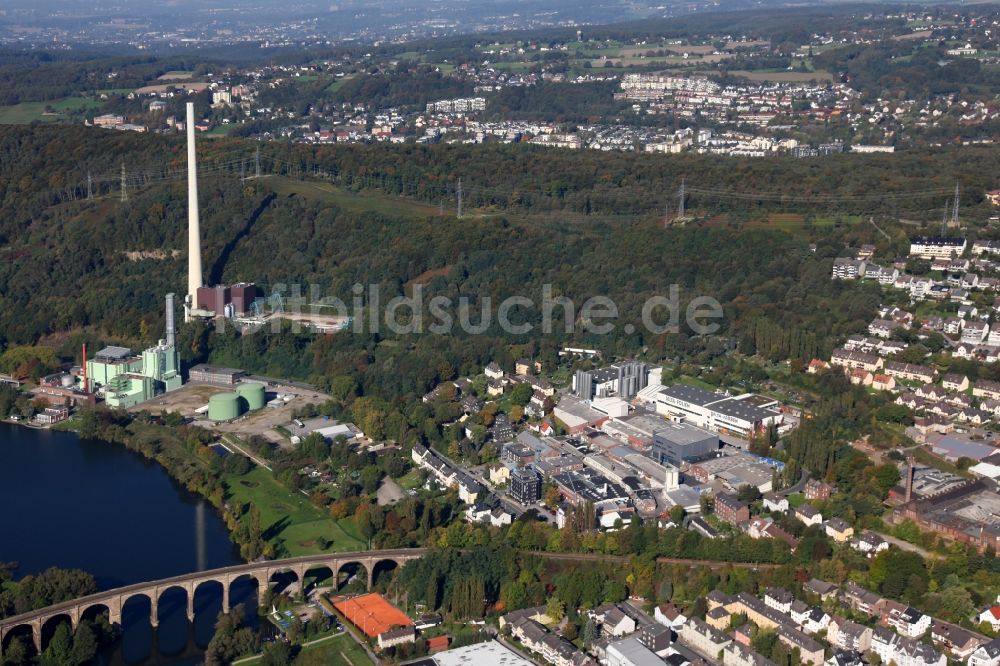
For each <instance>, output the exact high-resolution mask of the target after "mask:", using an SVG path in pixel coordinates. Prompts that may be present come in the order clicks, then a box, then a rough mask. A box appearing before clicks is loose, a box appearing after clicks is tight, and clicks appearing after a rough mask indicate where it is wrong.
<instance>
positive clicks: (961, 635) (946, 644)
mask: <svg viewBox="0 0 1000 666" xmlns="http://www.w3.org/2000/svg"><path fill="white" fill-rule="evenodd" d="M931 640H932V641H933V642H934V645H936V646H937V647H938V648H939V649H942V650H945V651H946V652H948V653H949V654H950V655H951V656H952V657H953V658H955V659H962V660H964V659H968V658H969V656H970V655H971V654H972V653H973V652H975V651H976V648H978V647H979V646H980V645H983V644H984V643H986V642H987V639H986V637H985V636H980V635H978V634H975V633H973V632H971V631H968V630H966V629H963V628H962V627H959V626H957V625H954V624H951V623H950V622H943V621H941V620H934V621H932V622H931Z"/></svg>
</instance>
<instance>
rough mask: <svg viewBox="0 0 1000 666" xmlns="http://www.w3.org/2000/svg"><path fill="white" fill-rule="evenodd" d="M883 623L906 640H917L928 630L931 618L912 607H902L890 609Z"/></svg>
mask: <svg viewBox="0 0 1000 666" xmlns="http://www.w3.org/2000/svg"><path fill="white" fill-rule="evenodd" d="M885 623H886V624H887V625H888V626H890V627H892V628H893V629H895V630H896V631H898V632H899V633H900V634H901V635H903V636H906V637H907V638H919V637H920V636H923V635H924V632H926V631H927V630H928V629H930V626H931V616H930V615H927V614H926V613H921V612H920V611H918V610H917V609H916V608H913V607H912V606H903V607H901V608H892V609H890V610H889V612H888V614H887V615H886V618H885Z"/></svg>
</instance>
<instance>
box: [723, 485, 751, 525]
mask: <svg viewBox="0 0 1000 666" xmlns="http://www.w3.org/2000/svg"><path fill="white" fill-rule="evenodd" d="M715 515H716V516H718V517H719V520H722V521H724V522H727V523H729V524H730V525H739V524H740V523H743V522H746V521H748V520H750V506H749V505H748V504H747V503H746V502H743V501H742V500H740V499H738V498H737V497H736V495H733V494H730V493H719V494H717V495H716V496H715Z"/></svg>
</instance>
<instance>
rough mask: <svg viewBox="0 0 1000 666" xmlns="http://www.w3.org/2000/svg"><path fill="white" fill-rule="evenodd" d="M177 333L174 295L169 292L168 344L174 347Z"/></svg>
mask: <svg viewBox="0 0 1000 666" xmlns="http://www.w3.org/2000/svg"><path fill="white" fill-rule="evenodd" d="M176 333H177V326H176V325H175V323H174V295H173V294H167V334H166V340H167V346H168V347H173V346H174V342H175V339H176V338H175V336H176Z"/></svg>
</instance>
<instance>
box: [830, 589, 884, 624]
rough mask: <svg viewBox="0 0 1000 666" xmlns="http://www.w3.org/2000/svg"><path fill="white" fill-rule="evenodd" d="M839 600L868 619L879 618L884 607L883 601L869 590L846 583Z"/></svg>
mask: <svg viewBox="0 0 1000 666" xmlns="http://www.w3.org/2000/svg"><path fill="white" fill-rule="evenodd" d="M841 600H842V601H843V602H844V603H845V604H847V606H849V607H850V608H852V609H853V610H855V611H857V612H859V613H864V614H865V615H868V616H870V617H879V616H881V614H882V609H883V608H884V607H885V600H884V599H883V598H882V597H880V596H879V595H877V594H875V593H874V592H872V591H871V590H866V589H865V588H863V587H861V586H860V585H858V584H857V583H854V582H852V581H848V582H847V584H845V585H844V589H843V592H842V593H841Z"/></svg>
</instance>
